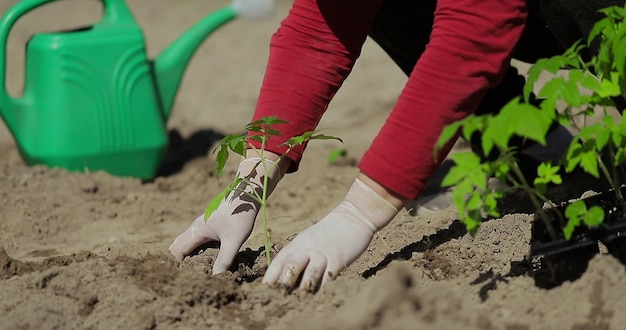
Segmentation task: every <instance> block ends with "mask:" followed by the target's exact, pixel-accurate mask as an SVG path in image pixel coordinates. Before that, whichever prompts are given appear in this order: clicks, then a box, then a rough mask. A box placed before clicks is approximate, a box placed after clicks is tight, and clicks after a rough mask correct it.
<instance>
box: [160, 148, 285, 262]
mask: <svg viewBox="0 0 626 330" xmlns="http://www.w3.org/2000/svg"><path fill="white" fill-rule="evenodd" d="M260 161H261V159H260V158H247V159H245V160H243V161H242V162H241V163H240V164H239V168H238V172H237V176H238V177H246V176H248V180H249V182H250V183H251V184H252V186H251V185H247V184H246V183H245V182H242V183H241V184H240V185H239V187H237V188H236V189H234V190H233V191H232V192H231V193H230V194H229V195H228V197H226V198H225V199H224V200H223V201H222V202H221V203H220V205H219V206H218V208H217V209H216V210H215V211H214V212H213V214H211V216H210V217H209V219H207V220H206V221H205V220H204V214H202V215H200V216H198V217H197V218H196V219H195V220H194V221H193V222H192V223H191V225H190V226H189V228H187V230H185V232H183V233H182V234H180V235H179V236H178V237H177V238H176V239H175V240H174V242H173V243H172V244H171V245H170V247H169V251H170V253H171V254H172V255H173V256H174V258H176V260H177V261H178V262H182V261H183V259H184V258H185V256H187V255H189V254H190V253H191V252H192V251H193V250H195V249H196V248H197V247H199V246H200V245H202V244H205V243H208V242H213V241H215V242H220V248H219V253H218V255H217V259H216V260H215V263H214V264H213V274H218V273H222V272H224V271H226V270H228V268H229V267H230V265H231V264H232V263H233V260H235V257H236V255H237V252H239V249H240V248H241V246H242V245H243V243H244V242H245V241H246V240H247V239H248V237H250V234H251V233H252V229H253V228H254V222H255V220H256V217H257V213H258V212H259V203H258V202H256V201H255V200H254V199H252V198H250V196H248V195H246V194H245V193H244V192H243V191H241V190H244V191H247V192H250V191H252V189H257V191H261V190H260V189H262V187H263V176H264V171H263V164H259V165H258V166H257V167H256V169H255V166H256V165H257V164H258V163H259V162H260ZM265 164H266V165H267V167H268V168H270V169H271V170H270V171H269V178H268V187H267V188H268V191H267V193H268V196H269V194H270V193H271V192H272V190H273V189H274V188H275V187H276V184H277V183H278V181H280V179H281V178H282V173H281V171H280V169H279V168H278V166H276V164H275V163H274V162H273V161H271V160H268V159H266V160H265Z"/></svg>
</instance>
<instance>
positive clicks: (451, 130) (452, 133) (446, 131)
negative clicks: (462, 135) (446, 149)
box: [433, 121, 463, 158]
mask: <svg viewBox="0 0 626 330" xmlns="http://www.w3.org/2000/svg"><path fill="white" fill-rule="evenodd" d="M462 124H463V121H456V122H453V123H452V124H449V125H447V126H445V127H444V128H443V130H442V131H441V134H440V135H439V139H437V143H435V150H434V151H433V157H435V158H437V155H439V151H440V150H441V148H443V146H445V145H446V144H447V143H448V142H450V141H451V140H452V138H455V137H456V136H457V134H458V132H459V127H461V125H462Z"/></svg>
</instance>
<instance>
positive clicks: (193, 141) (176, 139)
mask: <svg viewBox="0 0 626 330" xmlns="http://www.w3.org/2000/svg"><path fill="white" fill-rule="evenodd" d="M224 136H225V135H224V134H223V133H220V132H216V131H214V130H211V129H204V130H199V131H197V132H194V133H193V134H191V135H190V136H189V137H188V138H186V139H185V138H183V136H182V135H180V133H179V132H178V131H177V130H175V129H174V130H170V132H169V147H168V149H167V151H166V153H165V156H164V157H163V160H162V162H161V166H160V168H159V170H158V172H157V177H160V176H170V175H173V174H176V173H178V172H179V171H180V170H182V168H183V167H184V166H185V164H187V163H188V162H189V161H191V160H193V159H195V158H198V157H204V156H206V154H207V153H208V152H209V149H211V147H212V146H213V145H215V144H216V143H217V142H219V141H220V140H222V139H223V138H224Z"/></svg>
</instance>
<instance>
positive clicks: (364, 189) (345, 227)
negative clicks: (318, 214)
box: [263, 179, 398, 292]
mask: <svg viewBox="0 0 626 330" xmlns="http://www.w3.org/2000/svg"><path fill="white" fill-rule="evenodd" d="M397 213H398V210H397V209H396V208H395V207H394V206H393V205H392V204H390V203H389V202H387V201H386V200H385V199H384V198H382V197H381V196H380V195H378V194H377V193H376V192H375V191H373V190H372V189H371V188H369V187H368V186H367V185H365V184H364V183H363V182H362V181H361V180H359V179H356V180H355V181H354V183H353V184H352V187H351V188H350V190H349V191H348V194H347V195H346V198H345V200H344V201H343V202H342V203H341V204H339V206H337V207H336V208H335V209H334V210H332V211H331V212H330V213H329V214H328V215H327V216H326V217H325V218H323V219H322V220H321V221H320V222H318V223H316V224H314V225H313V226H311V227H309V228H307V229H306V230H304V231H303V232H302V233H300V234H299V235H298V236H296V238H295V239H294V240H293V241H292V242H291V243H289V244H288V245H287V246H285V247H284V248H283V249H282V250H280V251H279V253H278V254H277V255H276V258H275V259H274V260H273V261H272V263H271V264H270V266H269V268H268V269H267V273H266V274H265V277H264V278H263V283H267V284H269V285H271V286H277V287H279V288H280V289H283V290H286V291H289V290H291V289H293V288H295V286H296V285H297V284H298V283H297V281H298V279H299V278H302V279H301V281H300V284H299V288H300V289H302V290H306V291H309V292H315V291H317V290H318V289H319V288H320V287H321V286H322V285H324V284H325V283H326V282H327V281H328V280H329V279H333V278H335V277H336V276H337V275H338V274H339V272H341V271H342V270H343V269H345V268H346V267H348V266H349V265H350V264H352V262H354V260H356V259H357V258H358V257H359V256H360V255H361V254H363V252H365V250H366V249H367V246H368V245H369V244H370V242H371V240H372V237H373V236H374V233H376V232H377V231H378V230H380V229H382V228H383V227H384V226H386V225H387V224H388V223H389V222H390V221H391V219H393V217H394V216H395V215H396V214H397Z"/></svg>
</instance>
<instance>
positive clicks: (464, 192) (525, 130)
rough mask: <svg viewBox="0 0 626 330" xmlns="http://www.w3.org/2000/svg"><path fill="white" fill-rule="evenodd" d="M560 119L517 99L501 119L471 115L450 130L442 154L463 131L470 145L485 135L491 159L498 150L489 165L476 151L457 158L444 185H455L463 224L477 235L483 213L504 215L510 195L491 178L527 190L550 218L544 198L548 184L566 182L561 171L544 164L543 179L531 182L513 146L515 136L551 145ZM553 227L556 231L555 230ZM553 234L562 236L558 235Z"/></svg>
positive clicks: (483, 144)
mask: <svg viewBox="0 0 626 330" xmlns="http://www.w3.org/2000/svg"><path fill="white" fill-rule="evenodd" d="M553 119H554V112H551V111H545V110H542V109H539V108H536V107H534V106H532V105H530V104H525V103H523V102H520V100H519V98H516V99H514V100H512V101H511V102H509V103H508V104H507V105H506V106H505V107H504V108H503V109H502V110H501V111H500V113H499V114H497V115H492V114H488V115H482V116H477V115H470V116H468V117H466V118H465V119H463V120H461V121H457V122H455V123H453V124H451V125H448V126H447V127H445V128H444V130H443V132H442V134H441V136H440V138H439V141H438V142H437V148H436V149H437V150H439V148H441V147H442V146H443V145H445V144H446V143H449V142H450V141H451V139H453V138H454V137H456V135H457V134H458V132H459V131H460V134H461V136H463V137H464V138H465V139H467V140H470V139H471V138H472V136H473V135H474V134H476V133H478V132H480V133H481V147H482V149H483V151H484V153H485V154H490V153H492V151H493V150H494V149H495V150H497V152H498V156H497V157H495V158H493V159H490V160H487V161H483V160H482V159H481V158H480V157H479V156H478V155H476V154H475V153H473V152H462V153H456V154H454V155H452V160H453V161H454V162H455V166H453V167H452V168H451V169H450V171H449V172H448V174H447V175H446V177H445V178H444V180H443V182H442V186H444V187H449V186H454V190H453V193H452V194H453V200H454V204H455V206H456V207H457V210H458V212H459V217H460V220H461V221H462V222H463V223H464V224H465V226H466V228H467V230H468V232H469V233H470V234H472V235H473V234H475V232H476V230H478V228H479V226H480V223H481V222H482V219H483V214H487V215H490V216H494V217H497V216H500V213H499V211H498V207H497V206H498V205H497V204H498V199H500V198H501V197H503V196H504V191H503V188H498V187H496V188H492V187H490V186H489V179H490V178H492V177H495V178H497V179H498V180H499V181H501V182H508V183H511V184H512V185H513V188H519V189H522V190H523V191H524V192H526V193H527V194H528V196H529V197H530V200H531V202H532V203H533V205H534V207H535V209H536V210H537V211H538V212H540V213H544V211H543V204H544V203H546V202H548V203H549V200H548V199H547V198H546V197H545V196H544V195H543V194H544V192H545V189H546V186H547V184H550V183H556V184H559V183H560V182H561V181H562V180H561V177H560V175H559V174H558V171H559V167H558V166H553V165H551V164H547V163H546V164H542V166H540V167H539V171H538V173H537V174H538V176H537V178H536V179H535V181H534V182H533V183H530V182H528V180H527V179H526V176H525V175H524V173H523V172H522V170H521V168H520V166H519V164H518V163H517V159H516V158H515V154H516V152H517V150H515V148H513V147H511V146H510V144H511V138H512V137H513V136H514V135H517V136H521V137H523V138H526V139H530V140H533V141H535V142H537V143H540V144H545V143H546V142H545V136H546V134H547V132H548V129H549V128H550V125H551V123H552V121H553ZM549 228H551V227H549ZM550 234H551V235H552V236H553V237H556V233H555V232H554V231H551V232H550Z"/></svg>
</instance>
